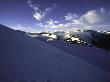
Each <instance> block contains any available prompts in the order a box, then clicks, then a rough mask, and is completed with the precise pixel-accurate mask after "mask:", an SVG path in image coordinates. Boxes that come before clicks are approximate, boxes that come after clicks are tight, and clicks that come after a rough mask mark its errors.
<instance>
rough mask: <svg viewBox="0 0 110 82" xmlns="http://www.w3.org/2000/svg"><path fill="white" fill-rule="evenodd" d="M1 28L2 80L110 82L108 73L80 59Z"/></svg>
mask: <svg viewBox="0 0 110 82" xmlns="http://www.w3.org/2000/svg"><path fill="white" fill-rule="evenodd" d="M0 27H2V28H0V79H1V80H18V79H19V80H36V79H39V80H45V79H50V80H73V82H85V81H87V82H109V81H110V73H109V72H107V71H105V70H103V69H101V68H99V67H97V66H95V65H93V64H90V63H89V62H87V61H85V60H83V59H81V58H78V57H76V56H73V55H71V54H69V53H66V52H65V51H62V50H60V49H58V48H56V47H53V46H51V45H49V44H47V43H45V42H43V41H41V40H37V39H36V38H31V37H29V36H27V35H25V34H24V33H21V32H18V31H14V30H12V29H9V28H7V27H5V26H2V25H0ZM73 54H78V53H74V52H73ZM82 55H83V54H82Z"/></svg>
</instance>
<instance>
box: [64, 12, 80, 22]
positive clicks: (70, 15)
mask: <svg viewBox="0 0 110 82" xmlns="http://www.w3.org/2000/svg"><path fill="white" fill-rule="evenodd" d="M78 18H79V16H78V15H76V14H72V13H67V15H66V16H65V20H67V21H73V20H75V19H78Z"/></svg>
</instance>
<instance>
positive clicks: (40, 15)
mask: <svg viewBox="0 0 110 82" xmlns="http://www.w3.org/2000/svg"><path fill="white" fill-rule="evenodd" d="M27 2H28V4H29V6H30V7H31V8H32V9H34V11H35V13H34V15H33V17H34V18H35V19H36V20H38V21H40V20H42V19H43V18H44V17H45V16H46V15H47V14H48V13H49V12H50V11H52V10H53V9H54V8H55V6H56V5H55V4H54V5H53V7H50V8H45V9H44V10H41V9H40V8H39V7H40V6H41V5H39V4H38V5H37V6H34V5H33V4H32V1H31V0H28V1H27Z"/></svg>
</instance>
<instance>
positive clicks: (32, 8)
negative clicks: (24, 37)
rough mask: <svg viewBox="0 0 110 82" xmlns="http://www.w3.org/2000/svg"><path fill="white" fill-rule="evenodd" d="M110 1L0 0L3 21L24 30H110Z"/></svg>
mask: <svg viewBox="0 0 110 82" xmlns="http://www.w3.org/2000/svg"><path fill="white" fill-rule="evenodd" d="M109 4H110V0H0V24H3V25H6V26H9V27H11V28H14V29H20V30H25V31H36V30H37V31H38V30H52V29H55V30H56V29H60V30H61V29H95V30H110V27H109V24H110V5H109Z"/></svg>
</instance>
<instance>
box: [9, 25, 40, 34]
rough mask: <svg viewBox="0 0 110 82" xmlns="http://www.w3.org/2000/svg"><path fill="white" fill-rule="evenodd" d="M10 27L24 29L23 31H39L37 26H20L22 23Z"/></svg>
mask: <svg viewBox="0 0 110 82" xmlns="http://www.w3.org/2000/svg"><path fill="white" fill-rule="evenodd" d="M11 28H12V29H14V30H20V31H24V32H33V33H35V32H39V31H38V30H37V28H34V27H27V26H22V25H17V26H12V27H11Z"/></svg>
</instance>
